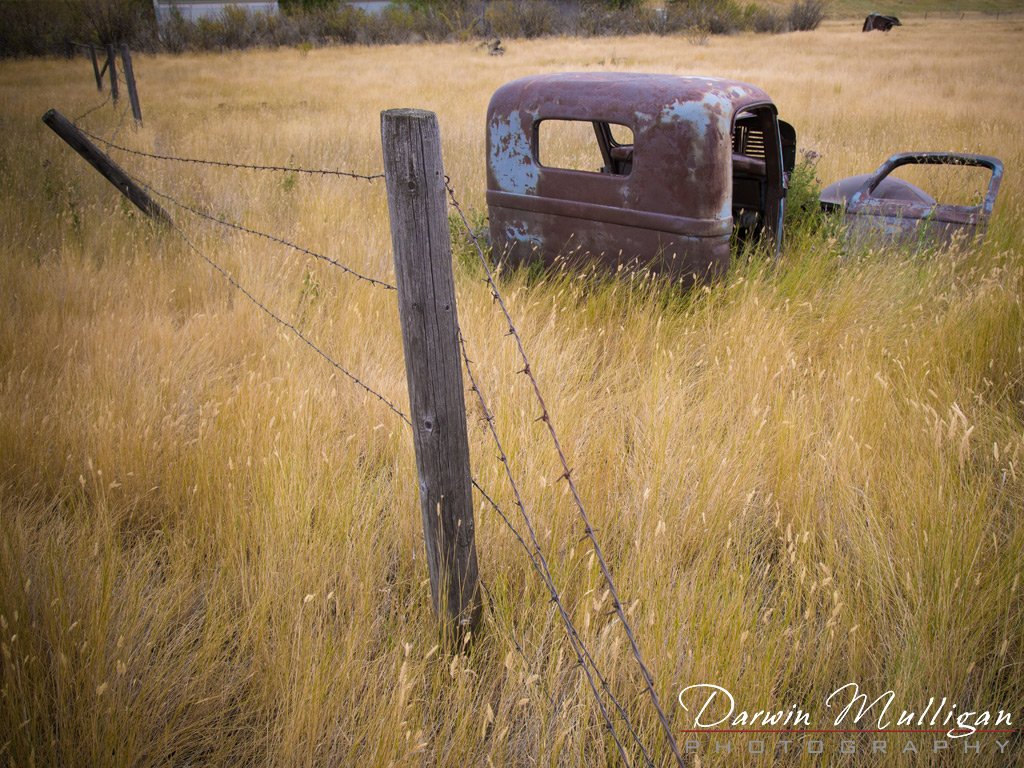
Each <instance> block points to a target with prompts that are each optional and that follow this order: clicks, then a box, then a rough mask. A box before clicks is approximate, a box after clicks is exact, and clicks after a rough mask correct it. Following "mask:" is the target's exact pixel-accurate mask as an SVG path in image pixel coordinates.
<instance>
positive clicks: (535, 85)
mask: <svg viewBox="0 0 1024 768" xmlns="http://www.w3.org/2000/svg"><path fill="white" fill-rule="evenodd" d="M567 144H573V145H575V146H570V147H568V149H569V151H568V152H566V151H565V150H566V145H567ZM577 150H578V151H577ZM580 157H587V158H590V159H585V160H580V159H579V158H580ZM487 158H488V160H487V206H488V213H489V217H490V234H491V243H492V245H493V247H494V252H495V256H496V257H498V258H499V259H502V260H505V261H507V262H510V263H512V264H518V263H522V262H524V261H527V260H532V259H537V258H539V259H541V260H543V261H544V262H545V263H547V264H549V265H551V264H554V263H555V262H556V261H559V260H564V261H565V262H567V263H570V264H571V263H580V262H591V261H597V262H601V263H603V264H605V265H607V266H609V267H612V268H616V267H620V266H637V267H641V268H649V269H652V270H653V271H656V272H658V273H660V274H664V275H667V276H670V277H673V278H679V279H682V280H684V281H690V280H694V281H697V280H701V279H703V278H705V277H708V276H712V275H715V274H719V273H721V272H723V271H724V270H725V268H726V267H727V266H728V264H729V260H730V257H731V251H732V247H733V243H735V242H737V241H738V242H741V243H742V242H749V241H753V240H755V239H757V238H767V239H768V240H769V242H771V243H774V245H775V248H776V250H778V248H779V246H780V243H781V238H782V218H783V213H784V210H785V202H786V184H787V178H788V175H789V173H790V172H791V171H792V169H793V166H794V163H795V159H796V133H795V131H794V130H793V128H792V126H790V125H789V124H788V123H785V122H783V121H781V120H779V118H778V113H777V110H776V108H775V105H774V104H773V103H772V100H771V99H770V98H769V96H768V95H767V94H766V93H765V92H764V91H762V90H761V89H759V88H757V87H755V86H753V85H748V84H747V83H741V82H735V81H731V80H721V79H714V78H705V77H677V76H670V75H649V74H633V73H608V72H597V73H583V74H579V73H576V74H549V75H536V76H532V77H525V78H522V79H519V80H515V81H513V82H511V83H508V84H506V85H504V86H502V87H501V88H500V89H499V90H498V91H497V92H495V94H494V95H493V97H492V98H491V102H490V106H489V108H488V112H487Z"/></svg>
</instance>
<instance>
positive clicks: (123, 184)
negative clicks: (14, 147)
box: [43, 109, 172, 224]
mask: <svg viewBox="0 0 1024 768" xmlns="http://www.w3.org/2000/svg"><path fill="white" fill-rule="evenodd" d="M43 122H44V123H46V125H47V126H49V128H50V129H51V130H52V131H53V132H54V133H56V134H57V135H58V136H60V137H61V138H62V139H64V141H66V142H67V143H68V145H69V146H70V147H71V148H72V149H73V150H75V152H77V153H78V154H80V155H81V156H82V157H83V158H85V160H86V161H87V162H88V163H89V164H90V165H91V166H92V167H93V168H95V169H96V170H97V171H99V172H100V173H101V174H102V175H103V177H104V178H105V179H106V180H107V181H109V182H110V183H111V184H113V185H114V186H115V187H117V189H118V191H120V192H121V194H122V195H124V196H125V197H127V198H128V199H129V200H131V201H132V203H133V204H134V205H135V207H136V208H138V209H139V210H140V211H142V212H143V213H144V214H146V215H147V216H149V217H150V218H152V219H156V220H157V221H160V222H163V223H166V224H170V223H172V222H171V217H170V216H168V215H167V211H165V210H164V209H163V208H161V207H160V206H159V205H158V204H157V203H156V202H155V201H154V200H153V198H151V197H150V196H149V195H148V194H147V193H146V190H144V189H142V187H140V186H139V185H138V184H136V183H135V182H134V181H132V180H131V179H130V178H129V177H128V174H126V173H125V172H124V171H123V170H121V168H120V167H119V166H118V164H117V163H115V162H114V161H113V160H111V159H110V158H109V157H107V155H106V154H105V153H104V152H102V151H101V150H100V149H99V147H97V146H96V145H95V144H93V143H92V142H91V141H89V139H88V138H86V137H85V135H83V134H82V132H81V131H79V130H78V129H77V128H76V127H75V126H74V124H73V123H72V122H71V121H70V120H68V119H67V118H66V117H64V115H62V114H61V113H60V112H58V111H57V110H55V109H51V110H49V111H48V112H47V113H46V114H45V115H43Z"/></svg>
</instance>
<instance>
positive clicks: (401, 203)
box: [381, 109, 481, 630]
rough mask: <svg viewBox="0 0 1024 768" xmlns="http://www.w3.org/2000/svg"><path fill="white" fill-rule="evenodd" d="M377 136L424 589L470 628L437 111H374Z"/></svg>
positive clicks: (462, 438) (469, 553)
mask: <svg viewBox="0 0 1024 768" xmlns="http://www.w3.org/2000/svg"><path fill="white" fill-rule="evenodd" d="M381 140H382V145H383V150H384V178H385V183H386V185H387V194H388V209H389V212H390V216H391V242H392V245H393V247H394V257H395V281H396V283H397V288H398V311H399V316H400V320H401V325H402V344H403V346H404V348H405V370H406V378H407V380H408V385H409V405H410V417H411V420H412V432H413V443H414V446H415V449H416V470H417V473H418V475H419V492H420V509H421V512H422V515H423V534H424V538H425V539H426V547H427V567H428V569H429V571H430V592H431V597H432V599H433V603H434V609H435V610H436V611H437V612H438V614H439V615H440V616H441V617H442V620H445V619H450V620H451V621H453V622H454V624H455V627H456V629H461V630H466V629H469V630H472V629H473V628H474V627H475V626H476V624H477V621H478V620H479V617H480V610H481V605H480V594H479V586H478V571H477V560H476V544H475V542H474V523H473V496H472V492H473V491H472V480H471V476H470V471H469V441H468V438H467V431H466V402H465V393H464V390H463V384H462V365H461V358H460V356H459V340H458V317H457V314H456V308H455V283H454V278H453V276H452V251H451V240H450V232H449V227H448V206H447V202H446V197H445V177H444V165H443V161H442V158H441V134H440V130H439V128H438V124H437V116H436V115H435V114H434V113H433V112H426V111H423V110H417V109H393V110H388V111H386V112H382V113H381Z"/></svg>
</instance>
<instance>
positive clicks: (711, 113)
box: [659, 92, 732, 138]
mask: <svg viewBox="0 0 1024 768" xmlns="http://www.w3.org/2000/svg"><path fill="white" fill-rule="evenodd" d="M731 117H732V102H731V101H730V100H729V99H727V98H726V97H725V96H722V95H720V94H717V93H712V92H709V93H705V94H704V97H703V98H702V99H701V100H700V101H678V100H677V101H674V102H672V103H671V104H669V105H668V106H666V107H665V108H664V109H662V110H661V115H660V116H659V120H660V122H661V123H662V124H663V125H671V124H672V123H679V122H686V123H690V124H691V125H692V126H693V127H694V129H695V130H696V133H697V135H698V136H700V137H703V138H709V137H708V135H707V134H708V130H709V129H710V128H711V127H712V120H714V127H715V129H716V131H717V133H718V138H723V137H725V136H728V134H729V123H730V119H731Z"/></svg>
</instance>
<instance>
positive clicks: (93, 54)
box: [89, 43, 103, 93]
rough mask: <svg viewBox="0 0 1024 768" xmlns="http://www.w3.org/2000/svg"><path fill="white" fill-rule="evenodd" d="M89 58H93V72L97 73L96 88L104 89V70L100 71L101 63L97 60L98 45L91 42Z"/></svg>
mask: <svg viewBox="0 0 1024 768" xmlns="http://www.w3.org/2000/svg"><path fill="white" fill-rule="evenodd" d="M89 58H90V59H92V73H93V74H94V75H96V90H97V91H100V92H101V93H102V91H103V72H102V71H100V63H99V62H98V61H96V46H95V45H93V44H92V43H89Z"/></svg>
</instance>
